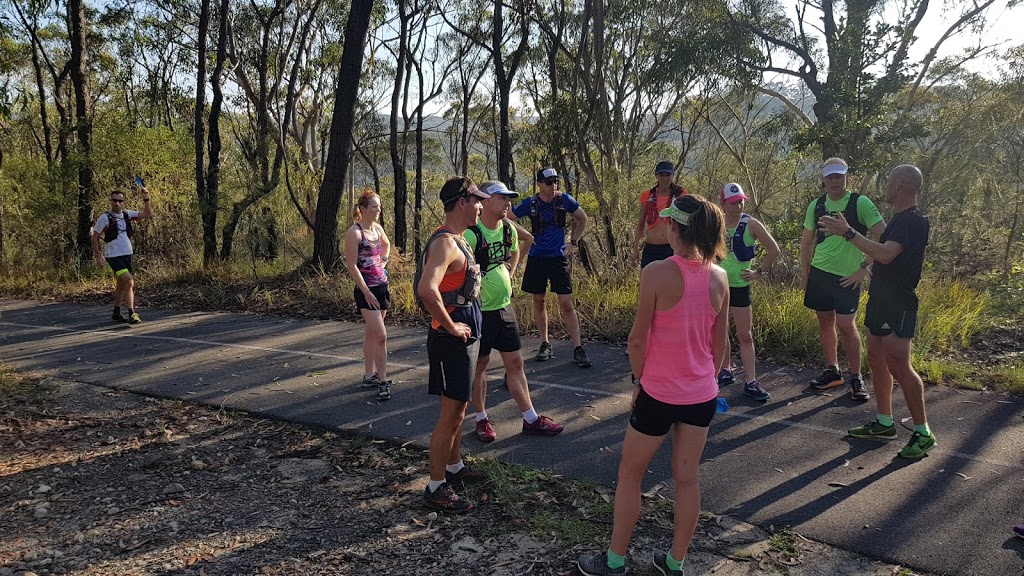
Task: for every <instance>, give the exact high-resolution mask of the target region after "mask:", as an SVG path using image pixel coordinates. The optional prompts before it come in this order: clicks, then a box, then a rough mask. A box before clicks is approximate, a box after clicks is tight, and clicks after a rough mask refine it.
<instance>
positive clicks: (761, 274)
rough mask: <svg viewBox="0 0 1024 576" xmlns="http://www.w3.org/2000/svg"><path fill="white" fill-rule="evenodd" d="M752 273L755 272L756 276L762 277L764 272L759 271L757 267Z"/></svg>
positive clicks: (759, 268)
mask: <svg viewBox="0 0 1024 576" xmlns="http://www.w3.org/2000/svg"><path fill="white" fill-rule="evenodd" d="M754 272H757V275H758V276H764V270H761V267H760V266H759V267H757V268H754Z"/></svg>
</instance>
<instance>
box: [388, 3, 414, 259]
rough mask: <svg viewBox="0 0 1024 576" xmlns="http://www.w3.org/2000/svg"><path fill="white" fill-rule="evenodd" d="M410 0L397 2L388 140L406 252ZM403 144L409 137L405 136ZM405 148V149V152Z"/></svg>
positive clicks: (400, 244)
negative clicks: (401, 129)
mask: <svg viewBox="0 0 1024 576" xmlns="http://www.w3.org/2000/svg"><path fill="white" fill-rule="evenodd" d="M405 2H406V0H397V2H396V3H397V5H398V19H399V31H398V53H397V54H396V60H397V62H396V63H395V89H394V91H393V92H392V93H391V118H390V119H389V128H390V130H391V132H390V136H389V138H388V145H389V147H390V151H391V169H392V171H393V173H394V178H395V237H394V245H395V247H397V248H398V250H399V251H400V252H402V253H405V251H406V248H407V242H408V237H407V235H406V232H407V223H406V218H405V205H406V203H407V202H408V199H409V191H408V184H407V181H406V175H405V155H404V154H403V153H401V152H400V151H399V145H398V144H399V142H398V116H399V115H400V114H401V113H402V89H403V87H404V86H405V84H406V83H405V82H404V76H405V68H406V66H405V60H406V57H407V53H408V50H409V46H408V37H409V19H410V17H409V15H408V13H407V12H406V9H405V8H406V6H405ZM402 140H403V142H404V141H405V136H404V135H403V136H402ZM404 148H405V147H404V146H402V149H403V150H404Z"/></svg>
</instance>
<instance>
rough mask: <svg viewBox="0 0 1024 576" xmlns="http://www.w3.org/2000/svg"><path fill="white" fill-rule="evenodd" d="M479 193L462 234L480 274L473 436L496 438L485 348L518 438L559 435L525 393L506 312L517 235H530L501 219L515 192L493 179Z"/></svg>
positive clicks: (511, 318)
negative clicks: (501, 369) (516, 416)
mask: <svg viewBox="0 0 1024 576" xmlns="http://www.w3.org/2000/svg"><path fill="white" fill-rule="evenodd" d="M480 189H481V190H483V191H484V193H486V194H490V196H491V197H490V198H489V199H487V200H484V201H483V202H482V204H483V210H482V211H481V212H480V218H479V220H477V223H476V224H475V225H473V226H470V227H469V229H468V230H466V232H465V233H464V235H465V237H466V240H467V241H468V242H469V246H470V248H472V249H473V256H474V259H475V260H476V263H477V264H479V265H480V273H481V274H482V275H483V279H482V281H481V283H480V306H481V309H482V310H483V327H482V330H481V332H480V352H479V358H478V359H477V363H476V376H475V377H474V379H473V398H472V402H473V407H474V408H475V409H476V436H477V438H478V439H479V440H480V441H481V442H493V441H494V440H495V438H497V435H496V434H495V432H494V427H493V426H492V425H491V420H490V418H488V417H487V377H486V372H487V364H488V363H489V362H490V356H491V350H497V351H498V353H499V354H501V361H502V363H503V364H504V365H505V383H506V385H507V386H508V390H509V392H510V393H511V394H512V399H513V400H514V401H515V403H516V406H517V407H518V408H519V411H520V412H521V413H522V415H523V428H522V432H523V434H524V435H526V436H556V435H558V434H559V433H560V432H561V431H562V425H561V424H558V423H557V422H555V421H553V420H552V419H550V418H548V417H547V416H542V415H540V414H537V411H536V410H535V409H534V407H533V401H532V400H531V399H530V389H529V387H528V386H527V381H526V372H525V370H524V369H523V353H522V347H523V346H522V342H521V341H520V339H519V321H518V320H517V319H516V312H515V310H514V309H513V308H512V278H511V276H510V274H511V272H512V271H513V270H515V269H516V264H517V263H518V262H519V257H520V252H519V235H520V234H521V233H524V234H526V235H527V236H530V233H529V232H526V231H525V230H522V231H520V230H518V225H517V224H515V223H514V222H509V221H508V220H506V219H505V218H506V217H507V216H508V212H509V209H510V208H511V206H512V205H511V201H512V199H514V198H518V197H519V194H518V193H517V192H515V191H514V190H509V189H508V188H507V187H506V186H505V184H503V183H501V182H497V181H487V182H484V183H482V184H481V185H480ZM530 240H532V236H530Z"/></svg>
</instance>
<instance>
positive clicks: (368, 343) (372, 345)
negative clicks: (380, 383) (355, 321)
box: [359, 308, 388, 380]
mask: <svg viewBox="0 0 1024 576" xmlns="http://www.w3.org/2000/svg"><path fill="white" fill-rule="evenodd" d="M359 312H360V314H362V316H363V321H364V322H366V332H365V334H366V336H365V339H364V340H363V373H364V374H365V375H367V376H369V375H371V374H373V373H374V372H376V373H377V377H379V378H380V379H381V380H387V379H388V329H387V327H386V326H385V325H384V313H383V312H381V311H380V310H367V309H365V308H363V309H360V310H359Z"/></svg>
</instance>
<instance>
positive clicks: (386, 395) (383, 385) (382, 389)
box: [377, 380, 391, 402]
mask: <svg viewBox="0 0 1024 576" xmlns="http://www.w3.org/2000/svg"><path fill="white" fill-rule="evenodd" d="M386 400H391V380H381V381H380V386H378V387H377V401H378V402H384V401H386Z"/></svg>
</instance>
